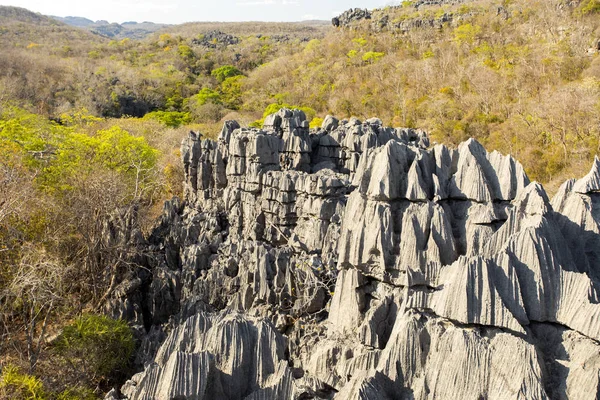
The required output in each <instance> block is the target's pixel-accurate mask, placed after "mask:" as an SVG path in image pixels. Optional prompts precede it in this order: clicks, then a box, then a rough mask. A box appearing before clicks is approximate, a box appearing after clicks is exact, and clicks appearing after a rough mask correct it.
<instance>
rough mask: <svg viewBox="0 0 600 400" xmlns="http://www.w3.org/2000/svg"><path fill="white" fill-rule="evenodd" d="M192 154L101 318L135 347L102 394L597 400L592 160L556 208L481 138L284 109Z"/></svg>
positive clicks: (595, 178) (598, 165)
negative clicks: (432, 137) (117, 320)
mask: <svg viewBox="0 0 600 400" xmlns="http://www.w3.org/2000/svg"><path fill="white" fill-rule="evenodd" d="M181 155H182V161H183V164H184V168H185V179H186V182H185V199H184V200H183V201H180V200H177V199H175V200H173V201H171V202H168V203H167V204H166V205H165V210H164V214H163V216H162V217H161V219H160V221H159V222H158V224H157V226H156V228H155V229H154V231H153V234H152V235H151V236H150V237H149V238H148V240H147V244H146V245H147V246H148V248H149V249H150V250H151V253H152V254H154V258H153V260H152V261H151V262H150V265H149V268H148V270H143V271H140V272H139V273H137V275H136V274H133V275H131V276H129V277H128V278H127V279H125V280H124V281H123V282H122V283H121V284H120V286H119V288H121V287H125V288H128V289H127V290H120V289H118V290H115V291H114V294H113V296H112V298H111V299H110V302H109V303H110V306H109V307H108V308H107V311H108V312H110V313H112V314H113V315H115V316H125V317H128V319H129V320H130V321H131V323H132V324H133V325H137V326H138V331H140V332H141V333H140V335H139V337H140V343H141V344H140V349H139V351H138V358H137V361H138V363H139V365H140V368H141V372H140V373H138V374H136V375H135V376H133V377H132V378H131V380H130V381H128V382H127V383H126V384H125V385H124V386H123V387H122V388H120V394H119V393H118V391H113V392H111V394H110V396H111V397H110V398H113V399H115V398H119V397H120V398H127V399H175V398H177V399H217V398H218V399H332V398H335V399H474V400H479V399H566V398H568V399H595V398H597V396H598V395H599V387H600V386H599V385H600V379H599V376H600V375H599V373H600V344H599V341H600V296H599V293H598V289H599V288H600V286H599V285H600V283H599V282H600V212H599V210H600V160H598V159H597V160H596V162H595V164H594V167H593V169H592V171H591V172H590V174H588V175H587V176H585V177H584V178H582V179H580V180H577V181H575V180H572V181H568V182H566V183H565V184H564V185H563V186H562V187H561V189H560V190H559V192H558V194H557V195H556V196H555V198H554V199H553V200H552V202H550V200H549V199H548V196H547V195H546V193H545V191H544V189H543V188H542V186H541V185H539V184H538V183H536V182H530V181H529V179H528V178H527V176H526V174H525V172H524V170H523V168H522V166H521V165H520V164H519V163H518V162H517V161H516V160H514V159H513V158H512V157H511V156H504V155H501V154H499V153H498V152H491V153H488V152H487V151H486V150H485V149H484V148H483V146H482V145H481V144H479V143H478V142H477V141H475V140H473V139H471V140H468V141H466V142H464V143H462V144H461V145H460V146H458V148H457V149H451V148H448V147H446V146H443V145H435V146H433V147H431V146H430V143H429V140H428V137H427V135H426V134H425V133H424V132H422V131H419V130H413V129H393V128H387V127H384V126H383V124H382V122H381V121H380V120H378V119H376V118H373V119H369V120H366V121H359V120H357V119H354V118H353V119H350V120H341V121H340V120H337V119H335V118H333V117H331V116H329V117H327V118H325V120H324V122H323V125H322V127H321V128H320V129H315V130H310V129H309V128H308V122H307V121H306V117H305V115H304V113H302V112H301V111H298V110H286V109H283V110H280V111H279V112H278V113H276V114H273V115H271V116H269V117H267V118H266V119H265V126H264V127H263V129H248V128H242V127H240V125H239V124H238V123H237V122H233V121H230V122H227V123H225V125H224V127H223V130H222V131H221V133H220V135H219V138H218V140H216V141H212V140H203V139H201V137H200V136H199V135H197V134H195V133H193V132H192V133H190V134H189V136H188V137H186V138H185V139H184V140H183V143H182V146H181ZM127 282H137V283H136V284H135V285H131V284H130V285H128V283H127ZM136 310H137V311H136Z"/></svg>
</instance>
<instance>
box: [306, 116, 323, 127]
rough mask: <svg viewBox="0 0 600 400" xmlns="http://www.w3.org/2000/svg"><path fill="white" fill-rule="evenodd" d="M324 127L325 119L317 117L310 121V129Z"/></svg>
mask: <svg viewBox="0 0 600 400" xmlns="http://www.w3.org/2000/svg"><path fill="white" fill-rule="evenodd" d="M321 125H323V118H319V117H315V118H313V119H312V121H310V125H309V126H310V128H320V127H321Z"/></svg>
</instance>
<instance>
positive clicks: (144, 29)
mask: <svg viewBox="0 0 600 400" xmlns="http://www.w3.org/2000/svg"><path fill="white" fill-rule="evenodd" d="M50 18H53V19H56V20H57V21H60V22H63V23H65V24H67V25H69V26H74V27H77V28H84V29H87V30H89V31H90V32H92V33H95V34H98V35H101V36H105V37H108V38H114V39H125V38H129V39H143V38H145V37H148V36H149V35H151V34H153V33H155V32H157V31H159V30H161V29H163V28H166V27H168V26H169V25H167V24H155V23H153V22H147V21H145V22H140V23H138V22H135V21H129V22H123V23H122V24H118V23H109V22H108V21H92V20H90V19H87V18H82V17H55V16H51V17H50Z"/></svg>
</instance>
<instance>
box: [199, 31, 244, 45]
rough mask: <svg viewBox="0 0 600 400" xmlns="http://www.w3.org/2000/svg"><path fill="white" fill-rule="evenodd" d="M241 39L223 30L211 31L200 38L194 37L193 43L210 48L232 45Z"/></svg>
mask: <svg viewBox="0 0 600 400" xmlns="http://www.w3.org/2000/svg"><path fill="white" fill-rule="evenodd" d="M239 42H240V39H239V38H238V37H235V36H233V35H230V34H228V33H225V32H221V31H216V30H215V31H210V32H207V33H205V34H203V35H201V36H200V37H199V38H196V39H193V40H192V43H193V44H195V45H197V46H203V47H207V48H210V49H216V48H217V47H224V46H231V45H234V44H238V43H239Z"/></svg>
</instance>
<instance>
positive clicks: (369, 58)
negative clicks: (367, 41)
mask: <svg viewBox="0 0 600 400" xmlns="http://www.w3.org/2000/svg"><path fill="white" fill-rule="evenodd" d="M383 56H385V53H381V52H378V51H367V52H366V53H365V54H363V56H362V59H363V61H364V62H368V63H374V62H376V61H379V60H381V59H382V58H383Z"/></svg>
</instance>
